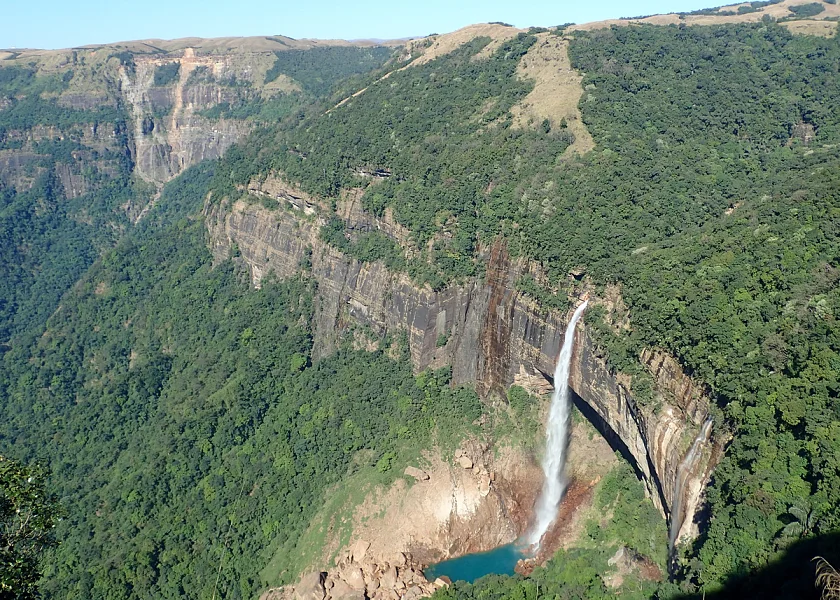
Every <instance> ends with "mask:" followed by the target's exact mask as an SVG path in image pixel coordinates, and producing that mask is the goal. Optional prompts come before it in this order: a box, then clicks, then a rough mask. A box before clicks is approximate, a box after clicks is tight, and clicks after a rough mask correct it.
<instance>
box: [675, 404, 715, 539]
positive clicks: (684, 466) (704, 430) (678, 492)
mask: <svg viewBox="0 0 840 600" xmlns="http://www.w3.org/2000/svg"><path fill="white" fill-rule="evenodd" d="M711 432H712V418H711V417H709V418H708V419H706V421H705V422H704V423H703V426H702V427H701V428H700V433H698V434H697V437H696V438H694V443H692V444H691V448H689V450H688V454H686V455H685V458H684V459H683V461H682V462H681V463H680V466H679V467H678V468H677V480H676V482H674V501H673V502H672V504H671V529H670V531H669V535H668V548H669V549H670V550H671V551H673V550H674V546H675V545H676V543H677V536H678V535H679V533H680V529H681V528H682V523H683V520H684V519H685V515H684V514H683V512H684V511H685V509H684V508H683V495H684V493H685V490H684V489H683V488H684V487H685V482H686V479H688V475H689V473H691V472H692V471H694V468H695V467H696V466H697V461H698V460H700V456H701V455H702V450H703V446H704V445H705V444H706V442H707V441H708V440H709V434H711Z"/></svg>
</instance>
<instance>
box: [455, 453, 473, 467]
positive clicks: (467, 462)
mask: <svg viewBox="0 0 840 600" xmlns="http://www.w3.org/2000/svg"><path fill="white" fill-rule="evenodd" d="M458 464H459V465H461V468H462V469H472V467H473V461H472V459H471V458H470V457H469V456H460V457H458Z"/></svg>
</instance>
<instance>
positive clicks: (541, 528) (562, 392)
mask: <svg viewBox="0 0 840 600" xmlns="http://www.w3.org/2000/svg"><path fill="white" fill-rule="evenodd" d="M587 304H588V302H584V303H583V304H581V305H580V306H579V307H578V309H577V310H576V311H575V314H573V315H572V318H571V319H570V320H569V324H568V326H567V327H566V337H565V338H564V339H563V348H562V349H561V350H560V356H559V357H558V358H557V366H556V367H555V369H554V393H553V394H552V396H551V408H550V410H549V413H548V425H547V427H546V441H545V455H544V456H543V461H542V468H543V473H544V474H545V481H544V482H543V489H542V493H541V494H540V498H539V500H538V501H537V506H536V520H535V521H534V526H533V528H532V529H531V531H530V532H529V534H528V536H527V541H528V544H530V545H536V547H537V548H539V544H540V541H541V540H542V537H543V535H545V532H546V531H548V528H549V527H551V524H552V523H554V519H555V518H557V506H558V505H559V504H560V500H561V499H562V498H563V492H565V491H566V472H565V471H566V446H567V444H568V438H569V409H570V401H569V371H570V370H571V365H572V350H573V349H574V345H575V327H576V326H577V323H578V321H579V320H580V317H581V315H582V314H583V311H584V310H585V309H586V305H587Z"/></svg>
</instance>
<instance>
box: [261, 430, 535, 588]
mask: <svg viewBox="0 0 840 600" xmlns="http://www.w3.org/2000/svg"><path fill="white" fill-rule="evenodd" d="M448 458H450V459H451V460H448V461H447V460H444V459H443V458H442V457H439V456H437V455H434V453H431V452H429V453H426V455H425V457H424V458H423V460H424V461H425V462H427V463H428V465H427V468H426V469H423V470H421V469H418V468H416V467H409V468H407V469H406V474H407V475H409V476H410V477H412V478H414V480H415V481H412V482H409V483H407V482H406V480H404V479H401V478H400V479H397V481H396V482H394V483H393V484H392V485H391V486H390V487H389V488H388V489H383V488H379V489H375V490H371V491H370V492H369V493H368V494H367V496H366V497H365V499H364V501H363V502H361V503H360V504H359V505H358V506H356V507H355V511H354V514H353V524H354V525H353V539H355V540H356V541H355V543H354V544H352V545H351V546H349V547H346V548H344V549H342V550H340V551H338V552H337V554H336V556H335V559H334V560H332V561H327V560H325V561H324V562H323V563H322V564H321V565H318V566H319V567H320V568H323V569H324V570H323V571H318V572H315V573H310V574H307V575H304V576H303V577H302V578H301V579H300V580H299V581H298V582H297V583H296V584H294V585H292V586H285V587H281V588H275V589H273V590H269V591H268V592H266V593H265V594H263V598H264V599H265V600H280V599H284V600H285V599H289V600H291V599H292V598H295V599H297V600H304V599H305V600H313V599H315V600H324V599H336V600H337V599H346V598H368V599H370V600H397V599H403V600H412V599H416V598H420V597H426V596H429V595H431V594H432V593H433V592H434V591H435V589H437V588H438V587H442V586H444V585H448V582H447V581H443V580H435V581H434V582H430V581H428V580H427V579H426V578H425V576H424V574H423V572H422V569H423V568H424V566H425V565H428V564H430V563H433V562H437V561H440V560H444V559H447V558H451V557H453V556H459V555H462V554H468V553H471V552H480V551H485V550H490V549H492V548H494V547H496V546H499V545H502V544H506V543H510V542H512V541H513V540H514V539H516V538H517V537H518V536H519V535H520V534H521V533H522V531H523V530H524V528H525V527H526V526H527V525H528V521H527V515H528V512H529V511H530V506H531V505H532V504H533V501H534V498H535V496H536V494H537V493H538V492H539V489H540V483H541V471H540V469H539V467H538V466H537V465H536V464H535V463H534V462H533V460H529V457H528V456H526V455H524V454H523V453H522V452H521V451H519V450H517V449H512V448H501V449H497V448H491V445H490V444H489V443H487V442H483V441H480V440H477V439H469V440H465V441H463V442H462V444H461V446H460V448H458V449H457V450H456V451H455V452H454V453H453V454H452V455H451V456H450V457H448ZM467 465H469V466H467ZM328 563H331V564H330V565H329V566H328V567H327V564H328ZM325 567H326V568H325Z"/></svg>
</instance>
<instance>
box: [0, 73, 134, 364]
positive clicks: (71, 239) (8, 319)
mask: <svg viewBox="0 0 840 600" xmlns="http://www.w3.org/2000/svg"><path fill="white" fill-rule="evenodd" d="M68 75H69V76H68ZM72 76H73V73H72V71H67V72H66V73H65V74H64V75H61V74H55V75H49V74H47V75H44V74H40V73H38V71H37V69H35V68H34V67H31V68H23V67H0V96H2V97H6V99H7V102H8V105H7V106H6V108H5V109H3V110H0V148H3V149H6V150H9V151H14V150H15V149H19V148H21V147H23V146H24V144H30V145H31V150H32V151H33V152H34V153H35V157H34V160H33V162H32V163H31V164H30V165H28V166H27V168H26V169H21V170H20V172H22V173H23V174H24V177H23V180H24V181H23V182H21V181H18V180H16V178H15V177H14V175H13V173H14V170H12V169H9V173H12V176H10V177H8V178H6V177H3V176H0V353H2V352H5V351H6V349H8V348H9V347H11V345H13V344H15V343H26V342H25V341H24V339H23V338H21V339H20V340H18V341H15V340H14V338H16V337H17V336H24V337H26V336H28V335H32V336H34V335H38V334H40V333H41V330H42V327H43V325H44V323H45V321H46V319H47V317H48V316H49V315H50V314H51V313H52V312H53V311H54V310H55V308H56V306H58V302H59V299H60V298H61V296H62V294H63V293H64V292H65V291H66V290H67V289H69V288H70V286H71V285H73V283H75V282H76V281H78V279H79V278H80V277H81V276H82V274H83V273H84V272H85V271H86V270H87V269H88V268H89V267H90V266H91V265H92V264H93V262H94V260H95V259H96V257H97V256H98V255H99V253H100V252H101V251H102V250H103V249H105V248H108V247H110V246H112V245H113V244H114V242H115V241H116V239H118V238H119V236H120V235H121V232H122V231H123V230H124V229H125V227H126V226H127V225H128V219H127V218H126V216H125V214H124V212H123V210H122V208H121V206H122V205H124V204H125V203H126V202H129V201H133V200H135V199H137V198H138V197H140V198H143V197H144V195H145V194H147V193H148V191H147V190H146V189H144V188H143V186H142V185H140V184H139V183H138V182H136V181H135V180H134V179H133V178H132V169H133V166H134V165H133V162H132V157H131V152H130V150H129V148H128V144H129V140H128V134H127V131H126V129H127V126H126V115H125V114H124V112H123V111H122V110H119V109H118V108H116V107H111V106H105V107H100V108H98V109H95V110H80V109H73V108H67V107H63V106H60V105H59V104H58V103H57V102H56V101H55V99H45V98H44V97H43V96H42V94H55V93H58V92H61V91H63V90H65V89H67V86H68V84H69V81H70V79H72ZM36 128H37V130H38V131H37V133H35V132H34V130H35V129H36ZM91 131H94V132H97V131H98V132H99V133H100V135H101V136H102V137H108V138H110V139H111V140H113V142H112V143H110V144H109V145H108V146H107V147H105V148H98V149H97V148H94V147H92V145H93V144H94V143H93V142H91V141H89V140H87V139H86V133H89V132H91ZM44 132H49V133H44ZM59 169H63V171H64V172H66V173H70V174H72V175H73V176H76V177H82V178H84V179H85V180H86V182H87V185H86V187H87V189H86V190H85V191H84V193H82V194H80V195H78V196H77V197H73V196H72V195H70V194H68V192H67V190H65V189H64V187H63V185H62V183H61V180H60V178H59V175H58V170H59ZM27 180H28V181H27Z"/></svg>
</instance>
